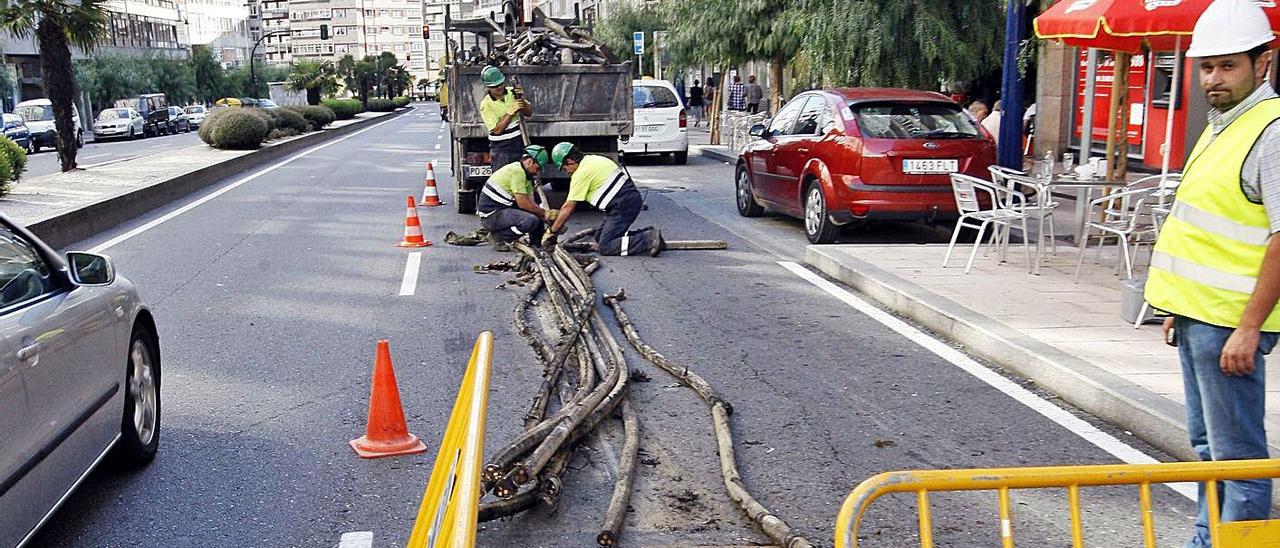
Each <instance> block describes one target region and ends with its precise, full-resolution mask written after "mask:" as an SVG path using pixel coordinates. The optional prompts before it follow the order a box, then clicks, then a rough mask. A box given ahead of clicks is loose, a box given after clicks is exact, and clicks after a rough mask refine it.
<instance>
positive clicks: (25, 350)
mask: <svg viewBox="0 0 1280 548" xmlns="http://www.w3.org/2000/svg"><path fill="white" fill-rule="evenodd" d="M39 355H40V343H32V344H31V345H29V346H24V347H22V348H21V349H19V350H18V361H24V362H25V361H27V360H30V359H32V358H35V357H37V356H39ZM31 365H35V364H31Z"/></svg>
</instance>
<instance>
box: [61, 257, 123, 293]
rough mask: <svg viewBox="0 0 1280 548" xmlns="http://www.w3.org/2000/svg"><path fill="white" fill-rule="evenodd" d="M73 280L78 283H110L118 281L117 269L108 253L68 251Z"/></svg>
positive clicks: (68, 261) (68, 263)
mask: <svg viewBox="0 0 1280 548" xmlns="http://www.w3.org/2000/svg"><path fill="white" fill-rule="evenodd" d="M67 265H69V266H70V267H71V281H73V282H75V283H76V284H77V285H109V284H110V283H111V282H114V281H116V269H115V266H113V265H112V264H111V259H110V258H108V257H107V256H106V255H97V254H94V253H83V252H79V251H72V252H69V253H67Z"/></svg>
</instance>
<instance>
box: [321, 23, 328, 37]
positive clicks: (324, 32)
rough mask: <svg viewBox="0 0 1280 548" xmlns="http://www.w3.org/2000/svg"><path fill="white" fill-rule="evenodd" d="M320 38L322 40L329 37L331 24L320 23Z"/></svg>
mask: <svg viewBox="0 0 1280 548" xmlns="http://www.w3.org/2000/svg"><path fill="white" fill-rule="evenodd" d="M320 39H321V40H328V39H329V25H320Z"/></svg>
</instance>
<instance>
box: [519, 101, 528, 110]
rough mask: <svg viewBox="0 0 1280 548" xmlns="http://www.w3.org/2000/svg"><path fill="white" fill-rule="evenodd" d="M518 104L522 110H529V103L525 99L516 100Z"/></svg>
mask: <svg viewBox="0 0 1280 548" xmlns="http://www.w3.org/2000/svg"><path fill="white" fill-rule="evenodd" d="M516 104H517V105H519V106H520V110H524V109H526V108H529V101H526V100H524V99H516Z"/></svg>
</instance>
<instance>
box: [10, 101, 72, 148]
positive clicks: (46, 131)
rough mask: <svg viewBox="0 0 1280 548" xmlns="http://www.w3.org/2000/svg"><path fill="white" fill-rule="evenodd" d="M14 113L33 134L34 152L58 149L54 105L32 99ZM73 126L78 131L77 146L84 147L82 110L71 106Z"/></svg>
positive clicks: (32, 145) (20, 104)
mask: <svg viewBox="0 0 1280 548" xmlns="http://www.w3.org/2000/svg"><path fill="white" fill-rule="evenodd" d="M13 113H14V114H17V115H18V116H21V117H22V121H23V122H25V123H26V124H27V129H28V130H29V131H30V132H31V140H32V141H33V143H32V144H31V151H32V152H40V149H41V148H43V147H49V148H57V144H56V143H55V141H56V139H57V136H58V128H57V127H55V124H54V123H53V103H50V102H49V100H48V99H32V100H30V101H23V102H21V103H18V104H17V106H15V107H14V108H13ZM71 125H72V127H74V128H75V131H76V146H77V147H82V146H84V128H82V127H80V110H79V109H77V108H76V106H75V105H71Z"/></svg>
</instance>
